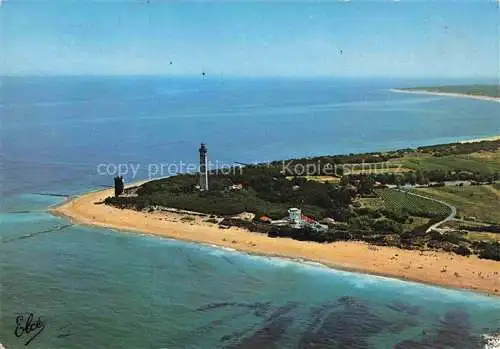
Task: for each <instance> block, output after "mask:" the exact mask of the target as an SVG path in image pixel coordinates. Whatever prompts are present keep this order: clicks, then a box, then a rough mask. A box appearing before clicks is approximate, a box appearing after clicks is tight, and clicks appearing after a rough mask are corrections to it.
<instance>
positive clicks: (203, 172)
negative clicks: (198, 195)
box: [199, 143, 208, 190]
mask: <svg viewBox="0 0 500 349" xmlns="http://www.w3.org/2000/svg"><path fill="white" fill-rule="evenodd" d="M199 152H200V190H208V158H207V147H206V146H205V143H201V146H200V149H199Z"/></svg>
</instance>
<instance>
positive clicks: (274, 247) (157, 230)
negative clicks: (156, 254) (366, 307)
mask: <svg viewBox="0 0 500 349" xmlns="http://www.w3.org/2000/svg"><path fill="white" fill-rule="evenodd" d="M112 193H113V191H112V190H110V189H107V190H102V191H97V192H91V193H88V194H85V195H83V196H80V197H78V198H75V199H73V200H71V201H68V202H66V203H64V204H62V205H61V206H59V207H56V208H54V209H53V213H54V214H56V215H63V216H66V217H68V218H69V219H71V220H72V221H74V222H75V223H82V224H88V225H94V226H99V227H107V228H113V229H119V230H127V231H136V232H141V233H149V234H154V235H159V236H165V237H170V238H174V239H179V240H186V241H195V242H202V243H207V244H213V245H218V246H222V247H229V248H233V249H236V250H240V251H243V252H248V253H252V254H259V255H269V256H280V257H287V258H301V259H305V260H311V261H316V262H319V263H322V264H325V265H328V266H330V267H334V268H337V269H344V270H352V271H360V272H365V273H370V274H376V275H384V276H389V277H395V278H400V279H406V280H412V281H418V282H423V283H428V284H436V285H442V286H446V287H454V288H466V289H471V290H476V291H480V292H484V293H488V294H496V295H500V277H499V273H500V262H495V261H492V260H481V259H478V258H477V257H473V256H471V257H462V256H458V255H454V254H450V253H444V252H433V251H425V252H420V251H409V250H402V249H398V248H393V247H379V246H377V247H376V246H371V245H368V244H366V243H361V242H336V243H331V244H319V243H315V242H302V241H296V240H292V239H287V238H276V239H273V238H269V237H267V236H266V235H264V234H259V233H252V232H249V231H246V230H243V229H239V228H230V229H221V228H219V227H218V226H217V225H215V224H212V223H208V222H206V221H205V219H204V218H203V217H197V216H186V215H184V214H177V213H165V212H161V213H159V212H154V213H145V212H138V211H134V210H122V209H118V208H114V207H111V206H107V205H104V204H103V203H101V202H102V200H104V199H105V198H106V197H108V196H110V195H112Z"/></svg>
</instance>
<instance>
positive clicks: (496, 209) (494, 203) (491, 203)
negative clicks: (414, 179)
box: [413, 184, 500, 224]
mask: <svg viewBox="0 0 500 349" xmlns="http://www.w3.org/2000/svg"><path fill="white" fill-rule="evenodd" d="M499 189H500V188H499V186H498V184H495V185H474V186H463V187H449V186H447V187H433V188H417V189H413V191H415V192H417V193H419V194H422V195H426V196H429V197H433V198H436V199H440V200H443V201H445V202H447V203H449V204H451V205H453V206H455V207H456V208H457V212H458V214H459V215H460V216H462V217H465V218H467V217H475V218H476V219H477V220H478V221H483V222H487V223H491V224H500V191H499Z"/></svg>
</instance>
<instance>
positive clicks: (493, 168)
mask: <svg viewBox="0 0 500 349" xmlns="http://www.w3.org/2000/svg"><path fill="white" fill-rule="evenodd" d="M391 161H393V162H398V163H401V165H402V166H403V167H405V168H410V169H413V170H425V171H435V170H437V171H448V172H451V171H470V172H480V173H488V174H491V173H495V172H500V151H496V152H487V153H486V152H485V153H472V154H463V155H445V156H439V157H436V156H432V155H430V154H411V155H407V156H405V157H403V158H400V159H394V160H391Z"/></svg>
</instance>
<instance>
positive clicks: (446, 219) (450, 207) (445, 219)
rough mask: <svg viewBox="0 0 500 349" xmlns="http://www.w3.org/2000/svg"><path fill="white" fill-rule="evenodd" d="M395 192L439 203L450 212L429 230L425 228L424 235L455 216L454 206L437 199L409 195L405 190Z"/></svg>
mask: <svg viewBox="0 0 500 349" xmlns="http://www.w3.org/2000/svg"><path fill="white" fill-rule="evenodd" d="M396 190H399V191H401V192H404V193H406V194H407V195H413V196H418V197H419V198H422V199H427V200H431V201H434V202H437V203H440V204H442V205H445V206H447V207H448V208H449V209H450V210H451V212H450V214H449V215H448V216H447V217H446V218H444V219H443V220H440V221H439V222H437V223H435V224H433V225H431V226H430V227H429V228H427V230H426V231H425V232H426V233H430V232H431V231H433V230H436V229H437V228H438V227H439V226H440V225H441V224H444V223H446V222H448V221H450V220H452V219H454V218H455V216H456V215H457V208H456V207H455V206H452V205H450V204H449V203H447V202H444V201H441V200H438V199H433V198H430V197H427V196H423V195H420V194H415V193H411V192H409V191H406V190H401V189H396Z"/></svg>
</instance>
